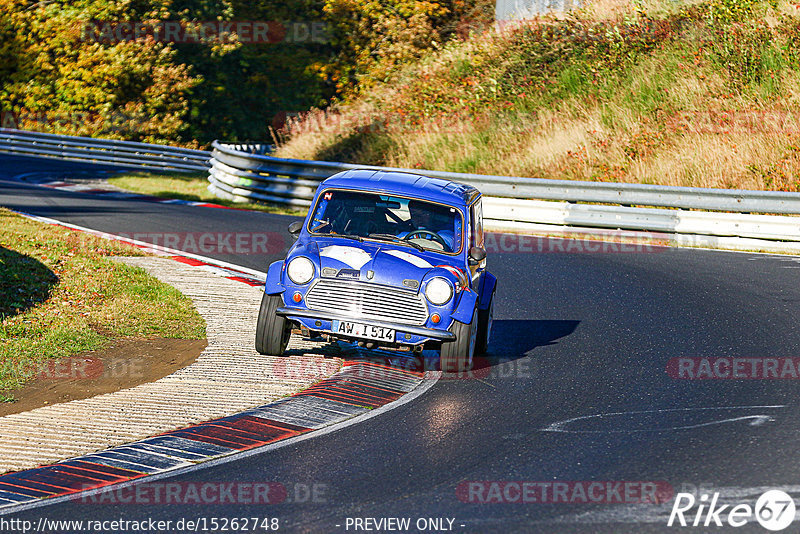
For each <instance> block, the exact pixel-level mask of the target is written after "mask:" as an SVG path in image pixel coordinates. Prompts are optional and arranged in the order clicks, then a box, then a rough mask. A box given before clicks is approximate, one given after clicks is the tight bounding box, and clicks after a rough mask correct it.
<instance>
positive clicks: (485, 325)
mask: <svg viewBox="0 0 800 534" xmlns="http://www.w3.org/2000/svg"><path fill="white" fill-rule="evenodd" d="M493 321H494V293H492V297H491V300H490V301H489V307H488V308H486V309H485V310H480V311H479V312H478V343H477V345H476V346H475V354H478V355H482V354H486V351H488V350H489V338H490V337H491V335H492V322H493Z"/></svg>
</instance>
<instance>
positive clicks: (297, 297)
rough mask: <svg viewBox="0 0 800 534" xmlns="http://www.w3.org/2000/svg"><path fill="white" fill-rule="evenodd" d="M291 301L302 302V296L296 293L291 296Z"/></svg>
mask: <svg viewBox="0 0 800 534" xmlns="http://www.w3.org/2000/svg"><path fill="white" fill-rule="evenodd" d="M292 300H293V301H295V302H300V301H301V300H303V295H301V294H300V293H299V292H297V293H295V294H294V295H292Z"/></svg>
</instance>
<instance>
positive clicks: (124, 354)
mask: <svg viewBox="0 0 800 534" xmlns="http://www.w3.org/2000/svg"><path fill="white" fill-rule="evenodd" d="M206 345H207V342H206V340H205V339H166V338H156V339H119V340H117V341H116V342H114V344H113V345H112V346H111V347H109V348H107V349H104V350H100V351H91V352H85V353H82V354H77V355H75V356H72V357H70V358H64V359H63V360H58V361H55V360H54V361H50V362H43V363H41V364H40V365H39V366H38V367H37V369H36V375H37V377H36V379H34V380H31V381H30V382H29V383H28V384H27V385H26V386H24V387H23V388H21V389H18V390H15V391H14V392H13V395H14V398H15V399H17V400H16V401H15V402H7V403H0V417H2V416H4V415H10V414H13V413H20V412H26V411H28V410H33V409H34V408H39V407H41V406H49V405H51V404H59V403H62V402H68V401H72V400H77V399H86V398H89V397H94V396H95V395H101V394H103V393H111V392H114V391H119V390H121V389H126V388H130V387H133V386H138V385H139V384H145V383H148V382H154V381H156V380H158V379H159V378H163V377H165V376H167V375H170V374H172V373H173V372H175V371H177V370H178V369H182V368H184V367H186V366H187V365H189V364H191V363H192V362H194V361H195V360H196V359H197V357H198V356H199V355H200V353H201V352H202V351H203V349H205V348H206Z"/></svg>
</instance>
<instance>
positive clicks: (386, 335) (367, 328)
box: [332, 321, 394, 342]
mask: <svg viewBox="0 0 800 534" xmlns="http://www.w3.org/2000/svg"><path fill="white" fill-rule="evenodd" d="M332 326H333V328H332V330H333V333H335V334H341V335H343V336H352V337H361V338H365V339H377V340H379V341H388V342H394V329H393V328H384V327H382V326H372V325H368V324H363V323H354V322H351V321H333V325H332Z"/></svg>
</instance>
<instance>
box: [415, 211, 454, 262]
mask: <svg viewBox="0 0 800 534" xmlns="http://www.w3.org/2000/svg"><path fill="white" fill-rule="evenodd" d="M446 209H447V208H444V207H439V206H436V205H434V204H430V203H428V202H423V201H420V200H411V201H409V203H408V212H409V214H410V215H411V218H410V219H409V223H410V225H411V227H412V231H414V230H429V231H431V232H435V233H436V234H438V235H439V236H440V237H441V238H442V239H444V241H445V243H447V248H446V250H447V252H450V251H452V250H453V238H454V233H453V226H452V220H453V218H452V217H451V216H449V215H448V214H447V213H443V210H446Z"/></svg>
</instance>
